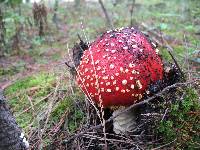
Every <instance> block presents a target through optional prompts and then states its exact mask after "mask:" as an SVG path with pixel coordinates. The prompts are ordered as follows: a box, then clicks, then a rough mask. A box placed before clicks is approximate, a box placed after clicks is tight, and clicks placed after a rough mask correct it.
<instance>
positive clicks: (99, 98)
mask: <svg viewBox="0 0 200 150" xmlns="http://www.w3.org/2000/svg"><path fill="white" fill-rule="evenodd" d="M162 79H163V63H162V60H161V58H160V56H159V55H158V50H157V49H156V46H155V44H154V43H151V42H150V40H148V38H147V37H146V36H145V35H144V34H142V33H141V32H140V31H138V30H136V29H134V28H128V27H127V28H122V29H116V30H112V31H107V32H106V33H104V34H103V35H102V36H101V37H98V38H97V39H96V40H95V41H94V42H93V43H91V44H90V46H89V48H88V49H87V50H85V51H84V53H83V56H82V57H81V61H80V65H79V66H78V68H77V83H78V85H79V86H80V87H81V89H82V90H83V91H84V93H85V94H86V95H87V96H88V97H89V98H90V99H91V100H92V101H94V102H95V103H97V104H99V105H100V106H101V107H104V108H116V107H120V106H125V107H126V106H130V105H131V104H134V103H137V102H139V101H141V100H142V99H143V96H144V95H145V94H146V93H148V87H149V85H150V84H152V83H154V82H157V81H158V80H162ZM118 112H119V109H118V110H116V111H114V113H113V114H114V115H116V114H118ZM127 117H129V119H127ZM130 118H131V119H130ZM135 119H136V117H134V110H130V111H128V112H125V113H124V114H120V115H119V116H118V117H116V118H115V120H114V131H115V132H116V133H120V132H126V131H131V130H132V129H133V128H134V125H135Z"/></svg>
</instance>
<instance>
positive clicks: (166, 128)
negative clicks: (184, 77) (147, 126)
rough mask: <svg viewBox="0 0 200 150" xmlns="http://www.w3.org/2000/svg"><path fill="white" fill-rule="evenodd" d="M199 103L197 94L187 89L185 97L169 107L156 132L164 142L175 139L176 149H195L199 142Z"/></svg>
mask: <svg viewBox="0 0 200 150" xmlns="http://www.w3.org/2000/svg"><path fill="white" fill-rule="evenodd" d="M199 112H200V103H199V102H198V94H197V91H195V90H194V89H192V88H187V89H186V91H185V97H184V98H183V100H181V101H176V102H175V103H173V104H172V105H171V107H170V110H169V114H168V118H167V119H166V120H164V121H161V122H160V125H159V128H158V131H159V133H161V134H162V135H163V137H164V140H165V142H170V141H173V140H174V139H176V142H175V145H174V147H176V148H178V149H185V148H186V149H195V147H198V146H199V145H198V143H199V142H200V126H199V124H200V116H199V114H198V113H199Z"/></svg>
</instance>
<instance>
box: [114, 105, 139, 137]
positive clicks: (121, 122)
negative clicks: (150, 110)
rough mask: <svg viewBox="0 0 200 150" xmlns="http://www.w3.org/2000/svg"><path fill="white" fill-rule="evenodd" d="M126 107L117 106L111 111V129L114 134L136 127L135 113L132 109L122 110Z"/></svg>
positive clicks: (129, 130) (123, 132)
mask: <svg viewBox="0 0 200 150" xmlns="http://www.w3.org/2000/svg"><path fill="white" fill-rule="evenodd" d="M124 109H126V108H119V109H118V110H115V111H114V112H113V116H116V117H115V118H114V119H113V131H114V132H115V133H116V134H120V133H121V134H125V133H128V132H131V131H133V130H134V129H136V127H137V126H136V125H137V124H136V114H135V110H134V109H130V110H128V111H126V112H122V111H123V110H124Z"/></svg>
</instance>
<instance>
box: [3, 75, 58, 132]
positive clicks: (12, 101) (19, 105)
mask: <svg viewBox="0 0 200 150" xmlns="http://www.w3.org/2000/svg"><path fill="white" fill-rule="evenodd" d="M54 81H55V76H54V75H53V74H47V73H40V74H37V75H33V76H29V77H26V78H25V79H22V80H18V81H16V82H15V83H14V84H13V85H11V86H9V87H8V88H7V89H5V95H6V97H9V98H8V99H9V101H8V103H9V105H10V106H11V108H12V110H13V112H14V115H15V116H16V120H17V122H18V124H19V125H20V126H21V127H22V128H26V127H28V126H29V125H30V124H31V123H32V126H35V125H36V124H37V122H36V121H35V120H34V119H35V118H34V117H35V116H34V115H35V114H37V113H39V112H40V111H41V108H43V107H44V106H45V105H46V102H45V101H42V102H41V99H42V98H43V97H45V96H46V95H47V94H49V93H50V92H51V90H52V88H53V86H54ZM30 101H31V102H32V104H33V105H34V106H33V107H34V110H33V109H32V108H31V104H30ZM24 111H25V112H24ZM22 112H24V113H22Z"/></svg>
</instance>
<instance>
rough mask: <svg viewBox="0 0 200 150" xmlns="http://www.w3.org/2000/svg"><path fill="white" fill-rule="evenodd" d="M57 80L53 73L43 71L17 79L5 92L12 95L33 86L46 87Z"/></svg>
mask: <svg viewBox="0 0 200 150" xmlns="http://www.w3.org/2000/svg"><path fill="white" fill-rule="evenodd" d="M53 80H55V76H54V75H52V74H46V73H41V74H38V75H34V76H30V77H27V78H24V79H22V80H18V81H16V82H15V83H14V84H13V85H11V86H9V87H8V88H7V89H6V90H5V93H6V94H7V95H10V94H11V95H12V94H13V93H15V92H18V91H22V90H26V89H27V88H31V87H36V86H40V87H44V86H46V85H48V84H49V83H50V82H51V81H53Z"/></svg>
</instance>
